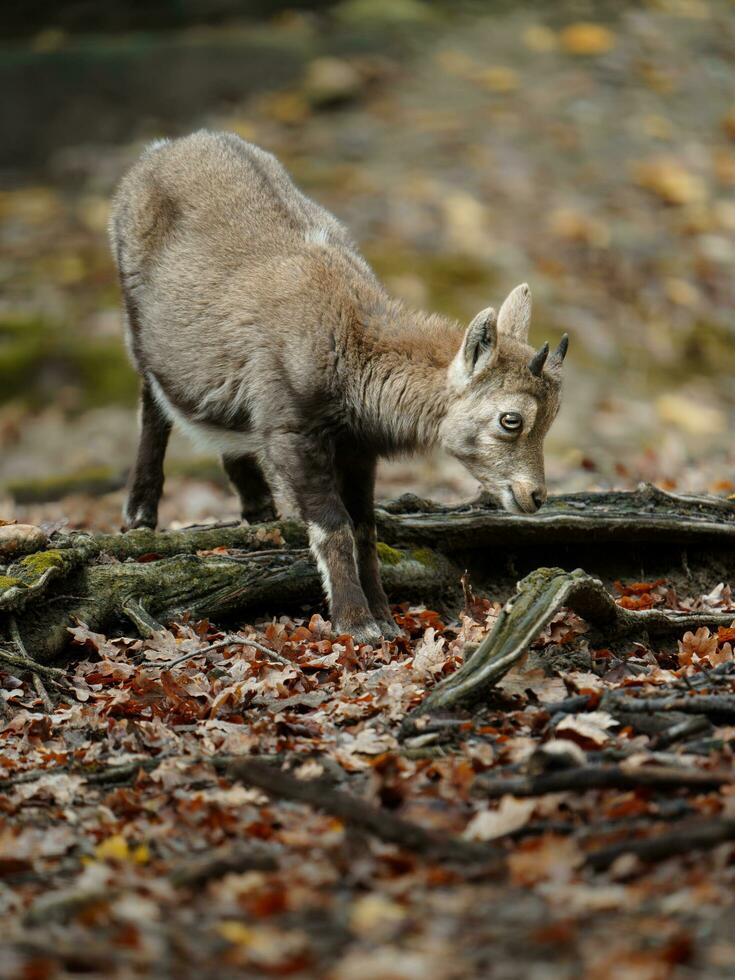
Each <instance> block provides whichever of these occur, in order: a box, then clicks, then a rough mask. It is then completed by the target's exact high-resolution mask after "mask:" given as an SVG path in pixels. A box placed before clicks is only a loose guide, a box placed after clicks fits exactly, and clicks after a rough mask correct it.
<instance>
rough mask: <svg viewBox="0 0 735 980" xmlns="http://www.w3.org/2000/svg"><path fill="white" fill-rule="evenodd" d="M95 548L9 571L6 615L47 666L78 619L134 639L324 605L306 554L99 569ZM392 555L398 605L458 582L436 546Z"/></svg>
mask: <svg viewBox="0 0 735 980" xmlns="http://www.w3.org/2000/svg"><path fill="white" fill-rule="evenodd" d="M88 546H89V545H88V543H86V542H85V543H84V544H83V545H82V549H83V555H82V557H81V558H80V553H79V551H76V550H75V549H74V548H66V549H52V550H50V551H47V552H40V553H38V554H37V555H30V556H27V558H25V559H23V560H21V561H20V562H18V563H16V564H14V565H11V566H10V568H9V569H8V576H7V578H9V579H10V580H11V585H10V587H7V588H6V589H5V591H4V592H3V591H0V616H1V615H2V613H3V611H6V612H7V613H8V614H11V615H12V616H14V617H15V619H16V622H17V624H18V631H19V634H20V636H21V637H22V642H23V644H24V646H25V647H27V649H28V651H30V652H31V654H32V656H33V658H34V659H35V660H37V661H39V662H41V663H46V662H48V661H50V660H52V659H53V658H54V657H57V656H58V655H59V654H60V653H62V651H63V650H64V648H65V646H66V644H67V642H68V640H69V633H68V627H69V626H73V625H74V624H75V623H76V622H77V621H80V622H83V623H85V624H86V625H87V626H89V628H90V629H92V630H95V631H100V632H103V631H106V630H109V629H112V628H115V627H116V626H120V625H122V624H125V621H126V620H127V629H128V632H129V628H130V625H131V621H132V625H133V626H134V628H135V629H139V627H140V623H141V620H142V619H143V618H144V617H145V618H146V620H147V621H148V622H149V623H152V624H154V625H155V624H156V623H157V622H158V623H166V622H170V621H172V620H176V619H180V618H181V617H182V616H183V615H184V614H185V613H188V614H189V615H190V616H192V617H194V618H195V619H203V618H205V617H208V618H214V619H226V618H228V617H231V616H236V615H239V614H241V613H242V612H243V610H246V609H264V608H268V607H269V606H270V608H271V609H273V611H274V612H275V613H281V612H282V611H283V610H284V609H288V608H291V609H293V608H294V607H298V606H299V605H303V604H305V603H308V604H311V605H314V604H318V603H320V602H321V601H322V587H321V581H320V578H319V574H318V572H317V569H316V566H315V564H314V561H313V559H312V557H311V555H310V553H309V552H308V551H306V550H303V549H293V550H269V551H262V552H257V551H256V552H250V553H248V552H243V553H241V554H238V555H234V554H225V555H196V554H176V555H172V556H171V557H166V558H156V560H151V561H145V562H136V561H124V562H120V561H114V560H113V561H110V560H109V559H108V560H107V561H103V562H100V561H95V560H94V558H93V559H91V560H89V558H88V553H87V552H86V551H84V549H87V548H88ZM389 551H390V555H389V556H388V560H385V561H383V563H382V573H383V581H384V583H385V586H386V590H387V592H388V594H389V596H392V597H393V598H394V599H401V600H405V599H412V598H413V599H419V598H421V599H422V600H423V599H424V597H428V598H432V599H433V598H436V597H437V596H439V595H440V594H441V593H442V592H443V591H445V590H446V589H447V587H448V586H449V585H451V583H452V581H454V582H457V581H458V579H459V571H458V570H457V569H456V568H455V567H454V566H453V565H451V563H450V562H449V561H448V559H446V558H445V557H443V556H441V555H438V554H433V553H431V552H429V551H428V550H427V549H417V550H415V551H399V550H397V549H392V548H391V549H389ZM34 575H35V577H34ZM0 590H2V579H0ZM26 666H28V665H26Z"/></svg>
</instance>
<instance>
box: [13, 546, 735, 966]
mask: <svg viewBox="0 0 735 980" xmlns="http://www.w3.org/2000/svg"><path fill="white" fill-rule="evenodd" d="M155 559H156V555H154V554H150V555H144V556H142V557H141V558H140V559H139V560H141V561H155ZM110 560H112V559H110ZM614 594H615V596H616V600H617V602H618V603H619V604H620V605H621V606H623V607H624V608H626V609H630V610H634V611H635V610H645V609H655V608H661V609H669V610H671V609H673V610H695V611H696V610H701V611H702V612H703V613H707V612H708V611H716V612H718V613H724V614H725V615H726V619H725V621H726V622H727V623H731V626H724V627H720V628H719V630H710V629H708V628H700V629H699V630H697V631H696V632H695V633H691V632H690V633H686V634H684V635H682V636H680V637H679V638H678V640H677V639H676V638H672V639H671V640H670V641H669V642H661V641H658V642H656V641H650V642H632V641H631V642H625V641H622V642H621V641H616V642H612V641H611V642H607V643H606V642H604V640H603V641H600V639H599V638H597V639H594V640H593V634H590V633H589V627H588V624H587V623H585V622H584V621H583V620H581V619H580V618H579V617H578V616H576V615H575V614H574V613H572V612H570V611H569V610H562V611H561V612H560V613H559V614H558V615H556V616H555V617H554V618H553V620H552V621H551V623H550V625H549V626H548V628H547V629H546V630H545V631H544V632H543V633H542V634H541V635H540V636H539V637H538V638H537V639H536V640H535V641H534V642H533V643H532V645H531V648H530V653H529V656H528V657H527V658H526V660H525V662H521V663H520V664H518V665H517V666H515V667H514V668H513V669H512V670H511V671H510V672H509V673H508V674H506V676H505V677H504V678H503V679H502V680H500V681H499V682H498V683H497V684H496V685H495V686H494V688H493V690H492V691H491V692H490V694H489V695H488V696H487V697H486V698H485V699H484V701H483V702H482V703H481V704H480V705H479V706H475V707H474V708H469V707H466V708H465V707H456V708H453V709H451V710H450V709H447V710H444V711H441V712H438V713H433V714H430V715H425V716H423V717H421V716H419V717H415V719H414V720H413V721H412V722H411V723H408V724H407V723H406V717H407V715H408V713H409V712H411V711H412V709H414V708H416V707H417V706H418V705H420V704H421V703H422V701H423V699H424V697H425V695H426V693H427V692H429V691H431V689H432V688H433V687H434V686H435V685H436V684H437V683H438V682H439V681H440V680H442V679H443V678H446V677H448V676H450V675H451V674H452V673H453V672H454V671H455V670H456V669H457V668H458V667H459V666H460V665H461V663H462V661H463V659H464V658H465V656H466V654H467V652H468V650H470V649H471V648H472V647H473V645H474V644H476V643H478V642H479V641H480V640H481V639H482V638H483V637H484V636H486V635H487V634H488V632H489V630H491V629H492V627H493V625H494V623H495V622H496V619H497V616H498V612H499V610H500V605H499V603H498V602H497V601H494V599H493V597H489V598H478V597H476V596H474V595H473V594H472V591H471V588H467V587H466V588H465V603H464V608H461V609H460V610H459V612H458V614H457V613H456V612H455V613H452V612H444V613H442V614H440V613H439V612H436V611H433V610H431V609H426V608H423V607H420V606H419V607H409V606H408V605H407V604H403V605H398V606H394V607H393V608H394V615H395V618H396V620H397V622H398V623H399V625H400V626H401V627H402V628H403V630H404V636H402V637H401V638H399V639H398V640H396V641H395V642H391V643H388V642H383V643H381V644H380V645H379V646H377V647H371V646H355V644H354V643H353V641H352V639H351V637H349V636H336V635H334V634H333V633H332V631H331V628H330V624H329V622H327V621H325V620H324V619H323V618H322V616H321V615H320V614H319V612H318V611H316V610H314V609H313V608H312V609H310V610H305V611H304V614H303V617H302V618H299V617H287V616H283V615H277V614H276V615H273V616H269V617H267V618H263V619H257V618H256V619H250V620H248V621H247V622H239V623H236V624H234V631H227V630H232V629H233V626H232V625H230V624H228V625H227V626H225V625H223V624H218V623H214V622H209V621H192V620H191V619H189V618H187V617H183V618H182V619H181V621H179V622H173V623H168V624H167V627H166V629H164V630H163V631H160V632H158V633H156V634H155V635H153V636H152V637H149V638H147V639H140V638H138V637H137V636H136V635H135V634H134V633H131V634H130V635H119V634H111V635H109V636H106V635H102V634H100V633H95V632H93V631H91V630H90V629H88V628H87V627H86V626H85V625H84V624H83V623H78V624H76V625H74V624H72V625H70V628H69V634H70V643H71V646H70V649H69V654H70V656H69V661H68V666H67V667H65V668H62V670H60V671H59V672H57V673H51V674H49V673H48V672H46V673H42V674H41V675H40V676H41V683H40V684H39V682H38V680H36V679H34V678H32V677H31V676H29V675H27V674H25V673H24V672H23V671H22V670H18V669H14V668H13V667H12V666H10V665H8V664H6V665H5V666H4V668H3V669H2V670H0V695H1V696H2V710H3V713H4V720H3V722H2V730H1V731H0V810H1V811H2V816H1V817H0V908H1V909H2V918H3V922H4V931H3V936H2V939H1V940H0V974H1V975H3V976H8V977H18V978H26V977H33V978H35V977H43V978H45V977H49V978H55V977H65V976H77V975H81V974H83V975H85V976H100V977H103V976H104V977H110V976H121V977H123V976H125V977H127V976H138V975H145V976H157V977H158V976H172V977H188V976H201V975H203V974H204V975H206V976H218V977H230V976H232V977H236V976H294V977H304V978H310V977H329V978H332V980H372V978H374V977H375V976H378V975H381V976H385V977H387V978H391V980H413V978H421V980H427V978H428V980H434V978H435V980H452V978H458V980H460V978H465V977H486V976H487V977H498V978H521V977H523V978H525V977H534V976H538V977H544V978H554V980H556V978H572V977H578V976H585V977H591V978H595V980H597V978H599V980H607V978H626V980H628V978H631V980H638V978H640V980H649V978H650V980H658V978H668V977H690V976H691V977H694V976H697V977H703V976H706V977H720V976H722V977H725V976H731V975H732V972H733V970H734V969H735V943H733V939H732V921H733V915H734V914H735V912H734V905H735V898H734V896H735V889H734V887H733V886H734V885H735V777H734V776H733V773H734V772H735V769H734V768H733V746H734V745H735V659H734V658H733V646H734V645H735V601H733V597H732V593H731V590H730V588H729V586H728V585H726V584H724V583H719V584H718V583H714V585H713V588H712V589H711V590H710V591H709V592H708V593H707V594H704V595H687V594H686V593H685V591H684V590H681V589H680V590H679V591H678V592H677V590H676V589H675V588H674V587H673V586H672V584H671V583H669V582H665V581H663V580H659V581H653V582H635V581H627V582H619V583H616V584H615V588H614ZM729 613H731V614H732V620H730V618H729V616H728V614H729ZM652 699H655V700H654V701H652ZM254 760H255V763H256V764H255V766H253V761H254Z"/></svg>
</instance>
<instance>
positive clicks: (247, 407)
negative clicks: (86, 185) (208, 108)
mask: <svg viewBox="0 0 735 980" xmlns="http://www.w3.org/2000/svg"><path fill="white" fill-rule="evenodd" d="M110 235H111V240H112V247H113V253H114V255H115V259H116V261H117V264H118V270H119V274H120V282H121V286H122V292H123V298H124V302H125V311H126V320H127V339H128V347H129V350H130V353H131V356H132V359H133V362H134V364H135V366H136V368H137V369H138V371H139V373H140V375H141V379H142V383H141V425H142V432H141V440H140V447H139V450H138V458H137V461H136V465H135V469H134V472H133V477H132V481H131V488H130V493H129V496H128V501H127V504H126V509H125V519H126V523H127V524H128V526H129V527H139V526H150V527H153V526H155V524H156V520H157V513H158V502H159V498H160V496H161V492H162V488H163V459H164V455H165V452H166V445H167V441H168V437H169V433H170V430H171V425H172V423H173V422H177V423H178V424H180V425H181V426H182V427H183V428H184V429H185V430H187V431H188V432H189V433H190V434H191V435H192V436H193V437H194V438H195V439H197V440H199V441H201V442H204V443H205V444H206V445H209V446H213V447H215V448H216V449H217V450H218V451H219V452H220V453H221V455H222V459H223V463H224V466H225V469H226V471H227V474H228V476H229V477H230V479H231V481H232V483H233V484H234V486H235V487H236V489H237V491H238V493H239V496H240V501H241V506H242V513H243V517H245V518H247V519H248V520H263V519H267V518H268V517H269V516H271V515H272V514H273V513H274V510H273V499H274V498H275V500H276V501H277V503H278V505H279V507H280V508H281V509H282V510H283V509H285V510H290V511H293V510H295V511H296V512H298V513H299V514H300V515H301V517H302V518H303V519H304V521H306V522H307V525H308V527H309V535H310V540H311V546H312V549H313V552H314V555H315V557H316V561H317V564H318V566H319V569H320V571H321V574H322V578H323V581H324V586H325V590H326V593H327V596H328V598H329V603H330V607H331V614H332V619H333V622H334V628H335V630H337V631H338V632H349V633H352V634H353V636H354V637H355V639H356V640H357V641H358V642H376V641H377V640H378V639H379V638H380V636H381V635H383V636H386V637H391V636H394V635H395V634H396V632H397V630H396V626H395V623H394V622H393V619H392V616H391V612H390V608H389V606H388V601H387V599H386V596H385V592H384V591H383V587H382V585H381V582H380V572H379V566H378V560H377V555H376V548H375V544H376V538H375V521H374V512H373V506H374V505H373V491H374V483H375V470H376V465H377V460H378V458H379V457H381V456H386V455H392V454H395V453H398V452H405V451H412V450H420V449H426V448H429V447H431V446H433V445H436V444H442V445H444V446H445V447H446V448H447V449H448V450H449V451H450V452H451V453H453V454H454V455H455V456H456V457H457V458H458V459H460V460H462V462H463V463H464V464H465V465H466V466H467V467H468V469H469V470H470V471H471V472H472V473H473V474H474V475H475V476H476V477H477V478H478V480H479V481H480V483H481V484H482V486H483V487H484V488H485V490H487V491H488V492H490V493H491V494H492V495H493V496H494V497H495V498H496V499H497V500H498V501H499V502H500V503H501V504H502V505H503V506H504V507H506V508H507V509H509V510H512V511H519V512H524V513H531V512H533V511H535V510H536V509H537V508H538V507H539V506H540V505H541V504H542V503H543V501H544V499H545V496H546V489H545V484H544V466H543V439H544V436H545V435H546V432H547V431H548V428H549V426H550V425H551V422H552V421H553V419H554V416H555V415H556V413H557V410H558V407H559V394H560V383H561V364H562V361H563V359H564V354H565V353H566V339H564V340H563V341H562V343H561V344H560V345H559V347H558V348H557V350H556V351H555V352H554V353H553V354H549V353H548V347H544V348H542V349H541V350H540V351H537V352H535V351H534V350H533V349H532V348H530V347H529V346H528V345H527V336H528V324H529V319H530V314H531V297H530V292H529V289H528V287H527V286H525V285H523V286H519V287H518V288H517V289H515V290H513V292H512V293H511V294H510V295H509V296H508V298H507V299H506V301H505V302H504V303H503V305H502V307H501V309H500V313H499V315H498V316H497V317H496V316H495V313H494V311H493V310H489V309H488V310H483V312H482V313H480V314H478V316H477V317H475V319H474V320H473V321H472V323H471V324H470V326H469V328H468V329H467V331H466V333H465V334H464V338H463V337H462V331H461V328H460V327H459V326H458V324H456V323H455V322H453V321H451V320H448V319H446V318H443V317H438V316H432V315H429V314H426V313H421V312H417V311H414V310H411V309H408V308H407V307H405V306H404V305H403V304H401V303H399V302H397V301H396V300H393V299H391V298H390V297H389V296H388V295H387V294H386V292H385V290H384V289H383V287H382V286H381V284H380V283H379V282H378V280H377V279H376V278H375V275H374V274H373V272H372V270H371V269H370V267H369V266H368V264H367V263H366V262H365V260H364V259H363V258H362V256H361V255H360V254H359V252H358V251H357V248H356V246H355V244H354V243H353V242H352V240H351V238H350V236H349V234H348V233H347V231H346V230H345V229H344V228H343V226H342V225H341V224H340V223H339V222H338V221H337V220H336V219H335V218H334V217H333V216H332V215H331V214H329V212H328V211H325V210H324V209H323V208H321V207H319V206H318V205H317V204H315V203H314V202H313V201H311V200H309V198H307V197H305V196H304V195H303V194H302V193H301V192H300V191H299V190H298V189H297V188H296V187H295V186H294V185H293V183H292V182H291V180H290V178H289V177H288V175H287V173H286V172H285V170H284V169H283V167H282V166H281V165H280V164H279V163H278V161H277V160H276V159H275V158H274V157H273V156H271V155H270V154H269V153H266V152H264V151H263V150H261V149H259V148H258V147H255V146H252V145H251V144H248V143H246V142H245V141H243V140H241V139H240V138H239V137H237V136H234V135H231V134H224V133H208V132H199V133H195V134H193V135H192V136H189V137H186V138H184V139H180V140H174V141H172V142H168V141H162V142H159V143H156V144H154V145H153V146H152V147H150V148H149V149H148V151H147V152H146V153H145V154H144V155H143V157H142V158H141V159H140V160H139V161H138V163H137V164H136V165H135V166H134V167H133V168H132V170H131V171H130V172H129V173H128V174H127V175H126V177H125V178H124V179H123V181H122V182H121V184H120V187H119V189H118V192H117V194H116V196H115V200H114V203H113V209H112V217H111V223H110Z"/></svg>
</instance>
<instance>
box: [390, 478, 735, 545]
mask: <svg viewBox="0 0 735 980" xmlns="http://www.w3.org/2000/svg"><path fill="white" fill-rule="evenodd" d="M377 519H378V531H379V534H380V536H381V538H382V539H383V540H384V541H387V542H389V543H394V542H401V541H411V542H413V543H418V542H424V543H427V544H431V545H432V547H438V548H440V549H441V550H442V551H450V550H458V549H463V548H470V549H475V548H478V547H485V546H488V545H493V546H496V545H513V546H517V545H519V544H521V543H523V542H531V543H539V542H541V541H544V542H558V543H563V544H568V543H570V542H572V543H574V542H581V541H585V542H588V541H589V540H590V538H593V539H594V541H595V542H596V543H599V544H604V543H611V542H626V543H632V542H654V541H656V542H666V543H667V544H671V543H673V542H678V543H681V544H685V543H688V542H694V541H706V540H718V541H723V542H724V541H730V542H735V502H733V501H731V500H725V499H721V498H719V497H698V496H693V495H691V496H686V495H683V494H673V493H667V492H666V491H664V490H659V489H658V487H654V486H652V485H650V484H642V485H641V486H640V487H639V488H638V489H637V490H636V491H634V492H628V491H610V492H601V493H570V494H561V495H558V496H552V497H549V499H548V500H547V502H546V503H545V504H544V506H543V507H542V508H541V510H540V511H538V512H537V513H536V514H532V515H520V514H509V513H506V512H505V511H501V510H498V509H496V508H493V507H489V506H488V505H487V504H484V503H481V504H467V505H465V506H464V507H441V506H438V505H435V504H432V503H431V502H430V501H425V500H422V499H421V498H419V497H415V496H413V495H412V494H405V495H404V496H403V497H401V498H399V499H398V500H397V501H393V502H391V503H389V504H387V505H385V506H384V507H383V508H382V509H378V512H377Z"/></svg>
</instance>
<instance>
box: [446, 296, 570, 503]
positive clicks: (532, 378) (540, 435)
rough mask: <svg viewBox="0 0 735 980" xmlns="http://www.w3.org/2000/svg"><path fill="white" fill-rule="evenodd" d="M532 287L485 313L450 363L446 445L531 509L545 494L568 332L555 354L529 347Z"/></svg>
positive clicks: (502, 497) (501, 495) (500, 498)
mask: <svg viewBox="0 0 735 980" xmlns="http://www.w3.org/2000/svg"><path fill="white" fill-rule="evenodd" d="M530 320H531V291H530V289H529V288H528V286H527V285H526V284H525V283H523V284H522V285H520V286H517V287H516V288H515V289H514V290H513V291H512V292H511V293H510V295H509V296H508V297H507V299H506V300H505V302H504V303H503V305H502V306H501V308H500V313H499V314H497V315H496V313H495V310H493V309H492V308H488V309H486V310H483V311H482V312H481V313H478V314H477V316H476V317H475V318H474V320H473V321H472V323H470V325H469V327H468V328H467V332H466V333H465V336H464V340H463V342H462V346H461V347H460V349H459V352H458V353H457V355H456V357H455V358H454V360H453V361H452V364H451V365H450V368H449V389H450V403H449V410H448V412H447V415H446V417H445V418H444V421H443V422H442V427H441V442H442V445H443V446H444V447H445V448H446V449H447V450H448V451H449V452H450V453H451V454H452V455H453V456H456V457H457V459H459V460H460V461H461V462H462V463H464V465H465V466H466V467H467V469H468V470H469V471H470V473H472V475H473V476H475V477H477V479H478V480H479V481H480V483H481V484H482V488H483V490H485V491H486V492H487V493H488V494H489V495H490V496H491V497H492V498H494V499H495V500H496V501H497V502H498V503H500V504H501V505H502V506H503V507H504V508H505V509H506V510H509V511H512V512H514V513H525V514H532V513H534V511H536V510H538V508H539V507H540V506H541V504H542V503H543V502H544V500H545V499H546V482H545V477H544V452H543V443H544V438H545V436H546V433H547V432H548V430H549V427H550V426H551V423H552V422H553V421H554V418H555V417H556V413H557V412H558V410H559V400H560V396H561V374H562V362H563V361H564V357H565V355H566V352H567V346H568V338H567V335H566V334H564V336H563V337H562V339H561V343H560V344H559V346H558V347H557V348H556V350H555V351H554V352H553V353H552V354H550V353H549V345H548V344H544V345H543V346H542V347H541V348H540V349H539V350H537V351H534V349H533V348H532V347H529V346H528V328H529V325H530Z"/></svg>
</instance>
